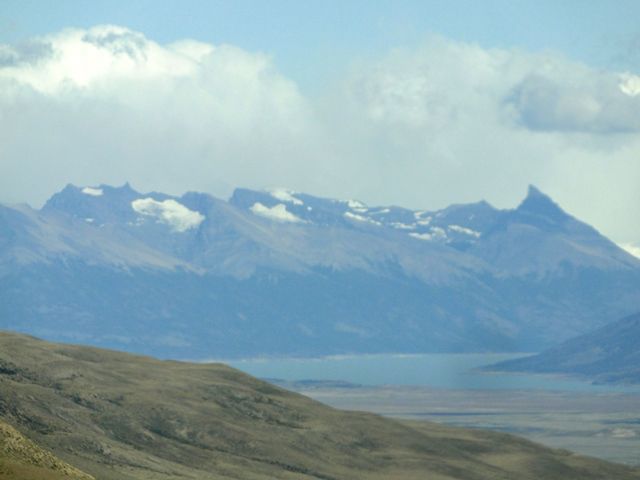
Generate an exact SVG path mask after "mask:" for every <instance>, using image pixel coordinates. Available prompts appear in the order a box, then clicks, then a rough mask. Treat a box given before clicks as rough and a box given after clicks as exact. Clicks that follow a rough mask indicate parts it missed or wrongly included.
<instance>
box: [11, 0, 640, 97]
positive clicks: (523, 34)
mask: <svg viewBox="0 0 640 480" xmlns="http://www.w3.org/2000/svg"><path fill="white" fill-rule="evenodd" d="M638 18H640V2H638V1H634V0H618V1H615V2H612V1H610V0H609V1H606V0H604V1H603V0H589V1H580V0H564V1H561V2H558V1H518V0H512V1H507V0H502V1H495V0H493V1H491V0H489V1H481V2H476V1H469V0H467V1H460V0H457V1H456V0H440V1H429V0H422V1H421V0H416V1H362V0H358V1H354V0H352V1H346V2H337V1H315V2H311V1H295V0H290V1H246V0H245V1H243V0H237V1H214V0H211V1H207V0H204V1H202V0H201V1H193V0H186V1H180V2H171V1H162V2H158V1H153V0H145V1H123V0H114V1H108V0H107V1H105V0H95V1H87V0H60V1H56V2H43V1H37V0H2V2H0V42H3V43H14V42H16V41H21V40H25V39H28V38H30V37H33V36H36V35H42V34H46V33H50V32H54V31H58V30H61V29H63V28H66V27H84V28H88V27H91V26H93V25H97V24H104V23H112V24H116V25H123V26H127V27H129V28H131V29H133V30H137V31H140V32H143V33H144V34H145V35H147V36H148V37H149V38H153V39H154V40H156V41H159V42H162V43H170V42H173V41H175V40H179V39H183V38H193V39H196V40H202V41H206V42H210V43H214V44H220V43H230V44H233V45H237V46H239V47H242V48H244V49H247V50H249V51H262V52H266V53H268V54H269V55H272V56H273V58H274V61H275V63H276V64H277V65H278V67H279V68H280V69H281V70H282V71H283V72H285V73H286V74H287V75H288V76H290V77H291V78H294V79H295V80H296V81H297V82H298V83H299V84H301V86H302V87H303V88H305V89H307V88H311V89H317V83H318V82H319V81H323V80H327V79H330V78H333V77H334V76H335V75H338V74H339V71H340V70H342V69H344V68H347V67H348V65H349V64H350V63H352V62H353V61H354V60H356V59H358V58H369V57H371V56H376V55H379V53H380V52H381V51H385V50H388V49H391V48H397V47H403V48H405V47H413V46H416V45H419V44H420V43H421V42H422V41H423V40H424V38H425V37H426V36H427V35H428V34H434V33H435V34H440V35H443V36H445V37H447V38H452V39H456V40H460V41H464V42H474V43H478V44H480V45H481V46H483V47H489V48H491V47H498V48H522V49H526V50H531V51H540V50H552V51H557V52H561V53H563V54H564V55H566V56H568V57H570V58H573V59H576V60H580V61H584V62H586V63H589V64H591V65H594V66H596V67H601V68H616V69H624V70H628V69H633V70H636V71H637V70H639V69H640V23H639V22H638Z"/></svg>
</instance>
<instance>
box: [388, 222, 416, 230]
mask: <svg viewBox="0 0 640 480" xmlns="http://www.w3.org/2000/svg"><path fill="white" fill-rule="evenodd" d="M391 226H392V227H393V228H395V229H399V230H414V229H415V228H416V226H415V225H414V224H407V223H402V222H393V223H392V224H391Z"/></svg>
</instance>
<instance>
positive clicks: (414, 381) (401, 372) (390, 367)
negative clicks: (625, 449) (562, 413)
mask: <svg viewBox="0 0 640 480" xmlns="http://www.w3.org/2000/svg"><path fill="white" fill-rule="evenodd" d="M526 355H528V354H524V353H521V354H500V353H468V354H446V353H445V354H438V353H436V354H420V355H393V354H389V355H354V356H348V355H344V356H333V357H325V358H308V359H301V358H258V359H245V360H232V361H230V362H229V364H230V365H232V366H234V367H236V368H238V369H240V370H243V371H244V372H247V373H249V374H251V375H254V376H257V377H261V378H268V379H282V380H287V381H297V380H336V381H344V382H349V383H354V384H361V385H368V386H380V385H403V386H409V385H415V386H427V387H434V388H443V389H462V390H465V389H481V390H482V389H491V390H500V389H505V390H528V389H532V390H564V391H575V392H593V393H596V392H610V391H616V392H640V386H639V385H635V386H620V385H593V384H591V383H589V382H587V381H582V380H579V379H575V378H571V377H563V376H555V375H554V376H551V375H527V374H490V373H484V372H479V371H477V370H474V369H477V368H479V367H483V366H485V365H491V364H493V363H497V362H499V361H502V360H507V359H512V358H518V357H522V356H526Z"/></svg>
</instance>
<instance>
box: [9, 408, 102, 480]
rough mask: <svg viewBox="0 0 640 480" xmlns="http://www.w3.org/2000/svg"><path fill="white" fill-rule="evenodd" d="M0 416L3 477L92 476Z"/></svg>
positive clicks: (73, 479)
mask: <svg viewBox="0 0 640 480" xmlns="http://www.w3.org/2000/svg"><path fill="white" fill-rule="evenodd" d="M92 478H93V477H92V476H90V475H87V474H86V473H84V472H81V471H80V470H78V469H77V468H74V467H72V466H71V465H69V464H68V463H65V462H63V461H61V460H60V459H58V458H56V457H55V456H54V455H52V454H51V453H50V452H47V451H46V450H44V449H42V448H40V447H39V446H37V445H36V444H34V443H33V442H32V441H30V440H28V439H26V438H25V437H24V436H23V435H22V434H21V433H20V432H18V431H17V430H16V429H15V428H13V427H12V426H11V425H8V424H6V423H5V422H3V421H1V420H0V480H64V479H67V480H91V479H92Z"/></svg>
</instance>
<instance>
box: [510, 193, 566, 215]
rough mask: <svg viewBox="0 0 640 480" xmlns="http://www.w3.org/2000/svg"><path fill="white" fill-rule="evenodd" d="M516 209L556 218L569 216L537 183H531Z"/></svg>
mask: <svg viewBox="0 0 640 480" xmlns="http://www.w3.org/2000/svg"><path fill="white" fill-rule="evenodd" d="M516 211H517V212H526V213H530V214H534V215H539V216H544V217H547V218H552V219H555V220H561V219H566V218H569V215H568V214H567V213H566V212H565V211H564V210H562V208H560V206H559V205H558V204H557V203H556V202H554V201H553V200H552V199H551V197H550V196H549V195H547V194H545V193H543V192H542V191H541V190H540V189H538V188H537V187H536V186H535V185H529V189H528V191H527V196H526V197H525V199H524V200H523V201H522V203H520V205H518V208H517V209H516Z"/></svg>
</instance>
